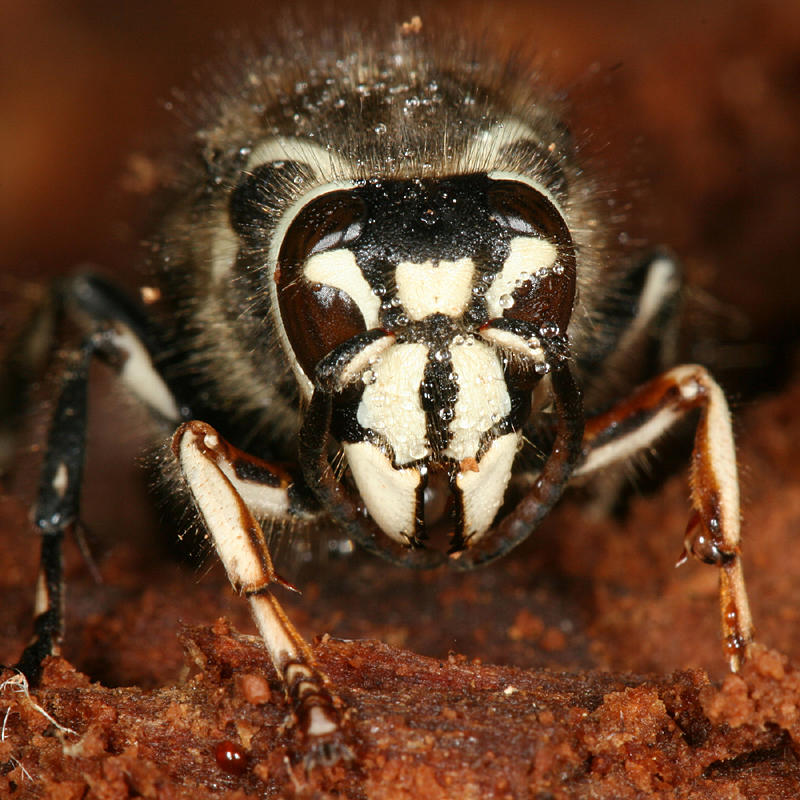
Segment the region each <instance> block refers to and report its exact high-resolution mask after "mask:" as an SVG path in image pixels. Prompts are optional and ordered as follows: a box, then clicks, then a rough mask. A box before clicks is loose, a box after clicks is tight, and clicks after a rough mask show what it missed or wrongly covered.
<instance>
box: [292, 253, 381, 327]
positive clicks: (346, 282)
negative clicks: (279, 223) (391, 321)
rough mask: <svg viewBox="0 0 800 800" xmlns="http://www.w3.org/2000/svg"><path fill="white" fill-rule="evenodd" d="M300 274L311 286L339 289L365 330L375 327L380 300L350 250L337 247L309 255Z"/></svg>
mask: <svg viewBox="0 0 800 800" xmlns="http://www.w3.org/2000/svg"><path fill="white" fill-rule="evenodd" d="M303 275H304V276H305V278H306V280H309V281H311V282H312V283H314V282H316V283H324V284H325V285H326V286H333V287H334V288H336V289H341V290H342V291H343V292H344V293H345V294H346V295H348V296H349V297H350V299H351V300H353V302H354V303H355V304H356V305H357V306H358V309H359V311H360V312H361V315H362V316H363V317H364V322H365V323H366V326H367V330H370V329H371V328H375V327H377V325H378V314H379V313H380V310H381V300H380V298H379V297H378V296H377V295H376V294H374V293H373V291H372V289H371V288H370V285H369V284H368V283H367V281H366V279H365V278H364V276H363V275H362V273H361V270H360V269H359V268H358V264H357V263H356V257H355V256H354V255H353V253H352V252H351V251H350V250H347V249H345V248H341V249H338V250H328V251H327V252H325V253H317V254H316V255H313V256H311V258H309V259H308V261H306V264H305V267H303Z"/></svg>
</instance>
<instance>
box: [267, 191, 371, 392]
mask: <svg viewBox="0 0 800 800" xmlns="http://www.w3.org/2000/svg"><path fill="white" fill-rule="evenodd" d="M365 216H366V208H365V206H364V203H363V202H362V201H361V200H360V199H359V198H358V197H356V196H355V195H354V194H353V193H352V192H350V191H334V192H330V193H328V194H325V195H322V196H321V197H319V198H316V199H315V200H312V201H311V202H310V203H308V205H306V206H304V207H303V208H302V209H301V210H300V212H299V213H298V214H297V216H296V217H295V218H294V219H293V220H292V222H291V224H290V225H289V227H288V229H287V230H286V234H285V236H284V238H283V242H282V244H281V248H280V251H279V253H278V263H277V266H276V269H275V282H276V284H277V288H278V305H279V307H280V314H281V320H282V322H283V327H284V329H285V331H286V335H287V336H288V337H289V342H290V343H291V346H292V348H293V350H294V354H295V357H296V358H297V361H298V362H299V364H300V366H301V368H302V369H303V372H305V374H306V375H307V376H309V377H310V378H312V377H313V375H314V369H315V367H316V365H317V363H318V362H319V360H320V359H321V358H323V357H324V356H326V355H327V354H328V353H330V352H331V350H333V349H334V348H335V347H337V346H338V345H340V344H343V343H344V342H346V341H347V340H348V339H351V338H352V337H353V336H356V335H357V334H359V333H362V332H363V331H365V330H366V323H365V321H364V314H363V313H362V309H361V308H359V305H358V303H357V302H356V300H355V299H354V298H353V296H352V295H353V294H355V295H356V296H358V294H359V292H361V293H363V291H364V287H366V290H367V292H369V287H368V286H367V284H366V281H365V280H364V278H363V276H361V273H360V270H359V269H358V266H357V265H356V263H355V256H354V255H353V253H352V251H351V250H349V249H348V244H350V243H351V242H353V241H354V240H355V239H357V238H358V236H359V235H360V234H361V230H362V227H363V223H364V219H365ZM348 280H349V281H350V282H351V283H352V285H353V287H354V288H352V289H351V291H350V292H348V291H347V289H348V288H350V287H349V286H348V283H347V282H348ZM362 284H363V285H362Z"/></svg>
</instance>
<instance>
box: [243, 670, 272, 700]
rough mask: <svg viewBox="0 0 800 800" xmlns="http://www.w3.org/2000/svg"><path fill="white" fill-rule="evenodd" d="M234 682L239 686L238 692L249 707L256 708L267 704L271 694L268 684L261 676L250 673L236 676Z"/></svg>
mask: <svg viewBox="0 0 800 800" xmlns="http://www.w3.org/2000/svg"><path fill="white" fill-rule="evenodd" d="M236 682H237V683H238V684H239V691H240V692H241V694H242V697H243V698H244V699H245V700H246V701H247V702H248V703H250V704H251V705H254V706H257V705H262V704H263V703H269V701H270V698H271V697H272V692H271V691H270V688H269V684H268V683H267V681H266V680H265V679H264V678H262V677H261V675H256V674H254V673H252V672H248V673H245V674H244V675H237V677H236Z"/></svg>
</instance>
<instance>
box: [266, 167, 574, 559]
mask: <svg viewBox="0 0 800 800" xmlns="http://www.w3.org/2000/svg"><path fill="white" fill-rule="evenodd" d="M304 200H306V201H305V202H303V201H304ZM281 228H282V230H281V233H282V235H281V236H280V239H279V246H278V247H277V248H275V252H274V258H275V265H274V271H273V273H272V282H273V291H274V297H275V300H276V307H277V309H278V310H279V319H280V329H281V338H282V340H283V341H284V343H285V344H286V345H288V347H289V348H290V350H291V353H292V355H293V362H294V365H295V372H296V375H297V377H298V380H299V382H300V384H301V386H302V385H307V386H308V385H310V387H313V388H312V392H313V391H324V392H327V393H329V394H330V396H331V420H330V432H331V434H332V436H333V437H334V439H336V440H337V441H338V442H339V443H341V446H342V449H343V451H344V456H345V459H346V463H347V466H348V467H349V469H350V474H351V476H352V481H353V483H354V484H355V488H356V490H357V493H358V495H359V496H360V498H361V500H362V501H363V506H364V507H365V509H366V512H368V514H369V515H370V516H371V517H372V519H373V520H374V521H375V523H377V525H378V526H379V527H380V529H381V530H382V531H383V532H384V533H385V534H386V535H387V536H389V537H390V538H391V539H393V540H395V541H397V542H399V543H402V544H404V545H414V546H419V545H421V543H422V541H423V540H425V539H426V538H428V537H429V535H430V534H431V531H432V530H433V529H436V530H441V531H443V532H445V533H446V534H448V535H449V552H450V553H456V552H458V551H460V550H463V549H464V548H466V547H469V546H470V544H472V543H474V542H475V541H477V540H478V539H480V537H481V536H482V535H483V534H485V533H486V531H488V530H489V529H490V528H491V526H492V523H493V520H494V518H495V516H496V515H497V512H498V510H499V509H500V507H501V505H502V504H503V499H504V496H505V493H506V488H507V486H508V483H509V480H510V477H511V471H512V464H513V462H514V459H515V457H516V454H517V451H518V450H519V449H520V447H521V445H522V428H523V425H524V424H525V422H526V421H527V419H528V417H529V415H530V412H531V395H532V391H533V389H534V388H535V386H536V384H537V383H538V382H539V381H540V380H541V379H542V378H543V377H544V376H545V375H547V373H548V372H549V371H550V369H551V359H553V358H558V357H559V353H560V351H563V349H564V344H563V343H564V336H563V332H565V331H566V328H567V325H568V323H569V319H570V314H571V310H572V304H573V300H574V295H575V251H574V247H573V243H572V239H571V236H570V233H569V230H568V229H567V226H566V224H565V222H564V220H563V218H562V216H561V213H560V212H559V209H558V207H557V205H556V203H555V201H554V199H553V197H552V196H550V195H549V193H548V192H547V191H546V190H544V189H543V188H542V187H537V186H535V185H532V183H531V182H530V181H528V180H526V179H525V178H524V177H523V176H514V175H511V174H506V173H499V172H498V173H486V172H476V173H471V174H464V175H451V176H446V177H437V178H410V179H401V178H373V179H369V180H364V181H358V182H353V183H352V184H351V185H346V184H342V183H338V184H333V185H329V186H322V187H319V188H317V189H316V190H315V191H314V192H313V193H312V196H311V197H310V198H308V199H305V198H301V199H300V200H299V202H298V203H296V204H295V208H294V209H292V210H291V211H290V213H289V214H288V215H287V218H286V219H285V220H284V221H283V225H282V226H281ZM309 483H311V482H309Z"/></svg>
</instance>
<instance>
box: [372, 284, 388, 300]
mask: <svg viewBox="0 0 800 800" xmlns="http://www.w3.org/2000/svg"><path fill="white" fill-rule="evenodd" d="M372 294H374V295H375V296H376V297H383V296H384V295H385V294H386V287H385V286H384V285H383V284H382V283H379V284H378V285H377V286H373V287H372Z"/></svg>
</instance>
